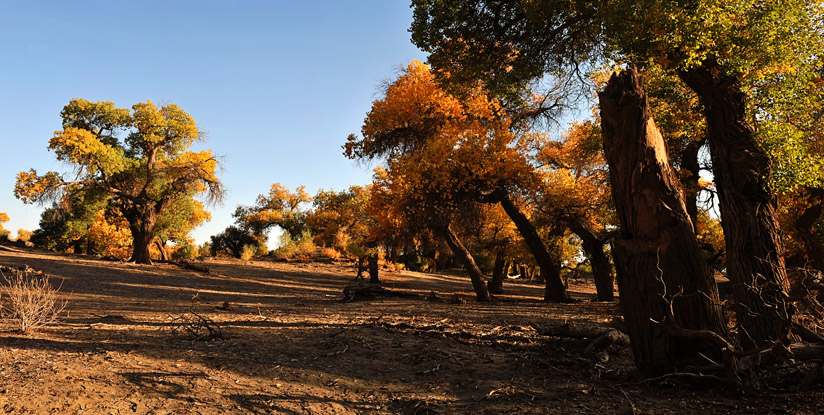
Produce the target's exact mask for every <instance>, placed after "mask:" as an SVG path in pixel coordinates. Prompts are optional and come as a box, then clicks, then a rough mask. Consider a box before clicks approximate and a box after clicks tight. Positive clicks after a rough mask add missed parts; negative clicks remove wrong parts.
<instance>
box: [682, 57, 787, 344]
mask: <svg viewBox="0 0 824 415" xmlns="http://www.w3.org/2000/svg"><path fill="white" fill-rule="evenodd" d="M679 75H680V77H681V79H682V80H683V81H684V82H685V83H686V84H687V85H689V87H690V88H692V90H694V91H695V92H696V93H697V94H698V96H699V97H700V99H701V101H702V103H703V104H704V111H705V116H706V118H707V129H708V137H707V138H708V142H709V146H710V156H711V158H712V171H713V175H714V176H715V186H716V188H717V189H718V197H719V199H720V202H721V203H720V207H721V227H722V228H723V229H724V237H725V240H726V246H727V276H728V277H729V279H730V281H731V282H732V285H733V295H734V298H735V301H736V305H737V307H736V314H737V316H738V322H739V324H740V326H741V333H742V339H741V341H742V345H743V346H744V348H745V349H749V348H753V347H762V346H766V345H769V344H772V342H774V341H780V342H784V343H789V342H790V341H791V340H792V339H793V337H792V334H791V331H790V330H791V322H792V317H793V314H795V310H794V308H793V305H792V303H791V302H790V301H789V287H790V286H789V281H788V280H787V273H786V268H785V266H784V245H783V240H782V236H781V231H780V229H779V225H778V220H777V217H776V207H777V198H776V195H775V193H774V192H773V190H772V189H771V187H770V185H769V183H768V180H769V177H770V176H771V173H772V161H771V160H770V157H769V155H768V154H767V153H766V151H764V149H762V148H761V147H760V146H759V145H758V143H757V142H756V141H755V134H754V130H753V128H752V126H750V124H749V123H748V122H747V105H746V94H745V93H744V92H743V91H742V90H741V85H740V83H739V80H738V79H737V78H736V77H734V76H728V75H723V70H722V69H721V68H720V67H719V65H718V64H716V63H715V62H713V61H705V62H704V63H703V64H702V65H701V66H700V67H695V68H692V69H689V70H686V71H683V72H681V73H680V74H679Z"/></svg>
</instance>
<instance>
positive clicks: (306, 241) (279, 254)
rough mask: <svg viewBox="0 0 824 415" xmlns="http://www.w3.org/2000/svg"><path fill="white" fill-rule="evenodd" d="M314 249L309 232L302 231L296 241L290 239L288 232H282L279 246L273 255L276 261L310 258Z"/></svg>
mask: <svg viewBox="0 0 824 415" xmlns="http://www.w3.org/2000/svg"><path fill="white" fill-rule="evenodd" d="M315 249H316V247H315V243H314V242H313V241H312V235H311V234H310V233H309V231H304V232H303V233H302V234H301V235H300V236H299V237H298V238H296V239H293V238H291V237H290V236H289V233H288V232H284V233H283V235H281V237H280V246H279V247H278V249H276V250H275V251H274V252H273V254H274V256H275V258H277V259H281V260H290V259H294V258H306V257H310V256H312V255H313V254H314V253H315Z"/></svg>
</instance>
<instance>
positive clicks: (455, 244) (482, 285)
mask: <svg viewBox="0 0 824 415" xmlns="http://www.w3.org/2000/svg"><path fill="white" fill-rule="evenodd" d="M439 233H440V234H441V236H442V237H443V238H444V239H445V240H446V244H447V245H449V248H450V249H451V250H452V252H453V253H454V254H455V256H456V257H457V258H458V260H459V261H460V262H461V264H463V266H464V269H466V273H467V274H469V279H470V280H472V288H473V289H474V290H475V298H476V300H477V301H478V302H489V301H490V297H489V290H488V289H487V287H486V282H485V281H484V274H483V272H482V271H481V269H480V268H478V264H476V263H475V258H473V257H472V254H471V253H469V250H468V249H466V247H465V246H464V244H463V243H461V240H460V239H458V235H456V234H455V232H454V231H453V230H452V228H451V227H450V226H446V227H444V228H442V229H439Z"/></svg>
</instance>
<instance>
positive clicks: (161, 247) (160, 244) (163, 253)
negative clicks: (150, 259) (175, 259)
mask: <svg viewBox="0 0 824 415" xmlns="http://www.w3.org/2000/svg"><path fill="white" fill-rule="evenodd" d="M154 244H155V248H157V250H158V251H159V252H160V260H161V261H168V260H169V251H167V250H166V242H164V241H161V240H160V238H155V239H154Z"/></svg>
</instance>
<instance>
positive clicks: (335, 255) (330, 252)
mask: <svg viewBox="0 0 824 415" xmlns="http://www.w3.org/2000/svg"><path fill="white" fill-rule="evenodd" d="M320 254H321V255H323V256H324V257H326V258H329V259H334V260H337V259H340V257H341V256H343V254H341V253H340V251H338V250H337V249H335V248H323V249H321V250H320Z"/></svg>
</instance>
